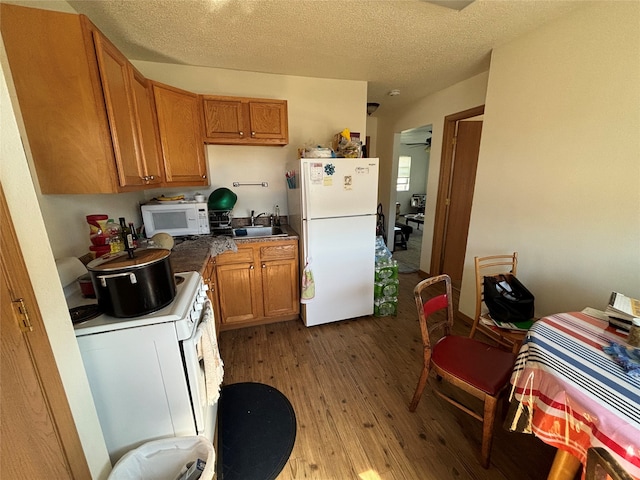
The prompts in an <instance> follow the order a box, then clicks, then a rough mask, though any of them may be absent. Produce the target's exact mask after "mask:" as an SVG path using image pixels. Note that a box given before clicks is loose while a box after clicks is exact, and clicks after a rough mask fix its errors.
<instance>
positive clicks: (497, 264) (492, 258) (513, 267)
mask: <svg viewBox="0 0 640 480" xmlns="http://www.w3.org/2000/svg"><path fill="white" fill-rule="evenodd" d="M475 266H476V317H475V318H476V319H478V318H479V317H480V314H481V313H482V302H484V291H483V288H482V287H483V278H484V277H486V276H491V275H499V274H501V273H502V274H504V273H511V274H513V275H516V273H517V270H518V252H513V254H505V255H489V256H487V257H475Z"/></svg>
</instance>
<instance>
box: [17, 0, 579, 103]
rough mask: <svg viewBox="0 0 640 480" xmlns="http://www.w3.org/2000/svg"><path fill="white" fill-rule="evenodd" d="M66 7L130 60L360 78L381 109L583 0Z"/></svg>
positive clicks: (141, 1)
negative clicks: (82, 16)
mask: <svg viewBox="0 0 640 480" xmlns="http://www.w3.org/2000/svg"><path fill="white" fill-rule="evenodd" d="M20 3H26V2H24V1H23V2H20ZM29 3H31V4H32V5H34V6H36V4H37V3H38V2H37V1H34V2H29ZM68 3H69V4H70V5H71V6H72V7H73V8H74V9H75V10H76V11H77V12H78V13H83V14H85V15H87V16H88V17H89V18H90V19H91V20H92V21H93V22H94V23H95V24H96V25H97V26H98V28H100V30H102V31H103V33H104V34H105V35H107V37H109V39H111V40H112V41H113V42H114V43H115V44H116V45H117V46H118V48H119V49H120V50H122V52H123V53H124V54H125V55H126V56H127V57H128V58H129V59H131V60H148V61H156V62H167V63H178V64H187V65H197V66H209V67H218V68H226V69H234V70H247V71H253V72H266V73H277V74H286V75H301V76H308V77H323V78H337V79H351V80H365V81H367V82H368V101H370V102H378V103H380V105H381V106H380V108H379V110H378V112H377V113H376V114H374V115H379V114H384V113H389V112H391V111H393V110H395V109H396V108H400V107H404V106H406V105H408V104H410V103H412V102H414V101H415V100H416V99H418V98H420V97H423V96H425V95H428V94H430V93H433V92H435V91H438V90H440V89H442V88H444V87H447V86H449V85H451V84H453V83H456V82H459V81H461V80H464V79H466V78H469V77H471V76H473V75H475V74H478V73H480V72H482V71H485V70H487V69H488V67H489V58H490V52H491V49H492V48H493V47H495V46H498V45H500V44H503V43H505V42H508V41H510V40H512V39H514V38H516V37H517V36H519V35H521V34H522V33H524V32H526V31H529V30H532V29H534V28H536V27H538V26H540V25H542V24H544V23H546V22H548V21H550V20H552V19H553V18H556V17H558V16H560V15H563V14H565V13H567V12H569V11H570V10H572V9H575V8H578V7H579V6H580V5H581V4H582V3H583V1H582V0H567V1H564V0H476V1H475V2H473V3H471V4H470V5H469V6H467V7H466V8H464V9H462V10H460V11H458V10H454V9H450V8H445V7H442V6H438V5H435V4H431V3H428V2H425V1H421V0H135V1H134V0H101V1H96V0H69V1H68ZM392 89H398V90H400V95H398V96H395V97H390V96H388V92H389V91H390V90H392Z"/></svg>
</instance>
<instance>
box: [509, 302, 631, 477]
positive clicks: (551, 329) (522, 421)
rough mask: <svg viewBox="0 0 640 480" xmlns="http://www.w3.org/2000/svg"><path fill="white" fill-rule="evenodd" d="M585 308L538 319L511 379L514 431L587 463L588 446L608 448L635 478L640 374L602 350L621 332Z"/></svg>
mask: <svg viewBox="0 0 640 480" xmlns="http://www.w3.org/2000/svg"><path fill="white" fill-rule="evenodd" d="M606 327H607V322H604V321H602V320H598V319H596V318H593V317H590V316H588V315H585V314H583V313H560V314H557V315H551V316H549V317H545V318H542V319H540V320H539V321H537V322H536V323H535V324H534V325H533V326H532V327H531V329H530V330H529V333H528V335H527V338H526V340H525V343H524V344H523V345H522V348H521V349H520V353H519V355H518V359H517V361H516V365H515V368H514V371H513V374H512V376H511V384H512V392H511V400H512V405H511V407H512V408H511V411H510V414H509V417H508V420H507V424H508V427H509V428H510V430H512V431H520V432H528V433H533V434H535V435H536V436H537V437H539V438H540V439H541V440H542V441H543V442H545V443H548V444H549V445H553V446H554V447H557V448H559V449H562V450H565V451H567V452H569V453H571V454H572V455H573V456H575V457H576V458H578V459H579V460H580V461H581V462H582V464H583V465H584V464H585V463H586V458H587V449H588V448H589V447H605V448H607V449H608V450H609V451H610V452H611V453H612V454H613V455H614V457H615V459H616V460H617V461H618V462H619V463H620V465H621V466H622V467H623V468H624V469H625V470H627V472H629V474H631V476H633V477H634V478H635V479H637V480H640V378H637V377H631V376H630V375H628V374H627V373H626V372H625V371H624V370H623V369H622V367H620V366H619V365H617V364H616V363H615V362H614V361H613V360H612V359H611V358H610V357H609V356H608V355H607V354H605V353H604V352H603V351H602V347H603V346H606V345H609V343H610V342H611V341H614V342H616V343H621V344H623V343H624V337H621V336H619V335H616V334H615V333H613V332H609V331H607V330H606Z"/></svg>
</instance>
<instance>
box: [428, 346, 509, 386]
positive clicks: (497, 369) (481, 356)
mask: <svg viewBox="0 0 640 480" xmlns="http://www.w3.org/2000/svg"><path fill="white" fill-rule="evenodd" d="M431 361H432V362H433V363H434V364H435V365H437V366H438V367H439V368H441V369H443V370H445V371H446V372H449V373H450V374H451V375H453V376H455V377H458V378H459V379H461V380H463V381H464V382H465V383H468V384H470V385H473V386H474V387H476V388H479V389H480V390H482V391H483V392H485V393H488V394H489V395H491V396H495V395H496V393H498V392H499V391H500V389H501V388H502V387H504V386H505V385H506V383H507V382H508V381H509V378H510V376H511V372H512V371H513V365H514V363H515V361H516V354H514V353H511V352H505V351H504V350H500V349H499V348H496V347H492V346H491V345H487V344H486V343H482V342H480V341H478V340H474V339H472V338H468V337H460V336H457V335H447V336H446V337H443V338H441V339H440V340H439V341H438V342H437V343H436V344H435V345H434V347H433V351H432V354H431Z"/></svg>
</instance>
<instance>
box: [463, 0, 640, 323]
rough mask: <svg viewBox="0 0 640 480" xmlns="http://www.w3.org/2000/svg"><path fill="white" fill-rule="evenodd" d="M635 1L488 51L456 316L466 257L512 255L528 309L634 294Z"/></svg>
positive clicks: (470, 295) (466, 285)
mask: <svg viewBox="0 0 640 480" xmlns="http://www.w3.org/2000/svg"><path fill="white" fill-rule="evenodd" d="M639 132H640V4H639V3H638V2H598V3H595V4H593V5H591V6H589V7H586V8H583V9H580V10H578V11H576V12H574V13H572V14H570V15H569V16H566V17H563V18H561V19H559V20H557V21H555V22H553V23H551V24H548V25H547V26H545V27H543V28H540V29H537V30H535V31H534V32H531V33H530V34H528V35H526V36H524V37H521V38H519V39H518V40H516V41H514V42H512V43H510V44H508V45H505V46H502V47H500V48H497V49H496V50H495V51H494V53H493V56H492V61H491V70H490V75H489V84H488V89H487V101H486V108H485V121H484V127H483V132H482V141H481V147H480V156H479V162H478V173H477V179H476V186H475V196H474V203H473V209H472V216H471V225H470V229H469V241H468V244H467V253H466V259H465V271H464V278H463V283H462V292H461V297H460V309H461V310H462V312H463V313H465V314H467V315H469V316H470V315H472V313H473V304H474V301H475V292H474V289H473V257H474V256H475V255H485V254H492V253H498V252H500V253H502V252H512V251H514V250H517V251H518V252H519V258H520V265H519V268H518V273H519V275H518V276H519V277H520V278H521V279H522V280H523V281H524V283H525V285H527V287H529V289H530V290H531V291H532V292H533V293H534V294H535V295H536V311H537V312H536V313H537V314H538V315H545V314H550V313H554V312H559V311H572V310H581V309H582V308H584V307H586V306H591V307H595V308H600V309H604V307H605V306H606V303H607V300H608V298H609V294H610V293H611V291H612V290H617V291H620V292H623V293H625V294H627V295H629V296H632V297H635V298H639V297H640V136H639Z"/></svg>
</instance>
